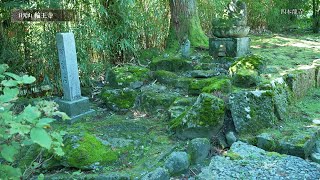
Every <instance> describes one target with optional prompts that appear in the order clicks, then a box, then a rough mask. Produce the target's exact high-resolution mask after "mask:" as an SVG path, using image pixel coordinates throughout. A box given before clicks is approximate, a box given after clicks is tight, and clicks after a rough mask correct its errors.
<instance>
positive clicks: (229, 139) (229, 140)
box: [226, 131, 237, 146]
mask: <svg viewBox="0 0 320 180" xmlns="http://www.w3.org/2000/svg"><path fill="white" fill-rule="evenodd" d="M226 139H227V143H228V145H229V146H231V145H232V144H233V143H234V142H236V141H237V137H236V135H235V134H234V132H232V131H229V132H228V133H227V134H226Z"/></svg>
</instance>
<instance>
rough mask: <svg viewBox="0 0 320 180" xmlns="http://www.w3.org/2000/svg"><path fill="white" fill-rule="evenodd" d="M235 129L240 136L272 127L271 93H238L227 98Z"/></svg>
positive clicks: (272, 108) (273, 121)
mask: <svg viewBox="0 0 320 180" xmlns="http://www.w3.org/2000/svg"><path fill="white" fill-rule="evenodd" d="M229 103H230V110H231V115H232V118H233V122H234V126H235V129H236V131H237V132H238V133H240V134H245V133H255V132H257V131H258V130H260V129H263V128H268V127H271V126H272V125H274V123H275V121H276V117H275V114H274V103H273V93H272V91H260V90H256V91H240V92H238V93H233V94H231V95H230V98H229Z"/></svg>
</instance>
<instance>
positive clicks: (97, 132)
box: [55, 108, 185, 178]
mask: <svg viewBox="0 0 320 180" xmlns="http://www.w3.org/2000/svg"><path fill="white" fill-rule="evenodd" d="M144 116H145V114H144V113H143V112H138V111H135V112H130V113H128V114H126V115H116V114H112V113H110V112H106V111H104V110H103V109H100V110H99V108H98V110H97V113H96V115H94V116H91V117H87V118H84V119H82V120H80V121H77V122H75V123H73V124H71V125H68V126H66V125H65V124H64V123H62V124H56V125H55V126H56V127H55V128H58V129H64V130H67V131H68V133H69V134H83V133H85V134H86V133H89V134H91V135H93V136H96V137H98V139H99V140H100V141H101V142H102V143H103V144H105V145H108V146H110V145H111V147H112V150H113V153H114V152H116V153H117V154H118V159H117V160H116V161H114V162H113V163H109V164H108V165H107V166H105V167H104V168H102V169H96V170H94V171H87V172H82V173H84V174H86V173H89V174H90V173H97V174H112V173H115V172H117V174H124V175H128V176H130V177H132V178H134V177H141V175H143V174H145V173H146V172H148V171H150V170H153V169H155V168H156V167H159V166H162V165H163V162H164V160H165V158H166V157H167V156H168V155H169V154H170V153H171V152H172V151H174V150H178V149H183V148H184V145H185V143H183V142H181V143H180V142H179V141H177V140H174V139H171V138H170V133H169V132H168V129H167V127H168V126H167V122H166V121H164V120H161V118H148V117H144ZM88 148H90V147H88ZM65 170H66V171H67V170H70V169H65Z"/></svg>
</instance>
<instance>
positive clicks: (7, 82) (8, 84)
mask: <svg viewBox="0 0 320 180" xmlns="http://www.w3.org/2000/svg"><path fill="white" fill-rule="evenodd" d="M1 84H2V85H3V86H6V87H16V86H17V85H18V84H19V83H18V81H16V80H12V79H10V80H3V81H2V82H1Z"/></svg>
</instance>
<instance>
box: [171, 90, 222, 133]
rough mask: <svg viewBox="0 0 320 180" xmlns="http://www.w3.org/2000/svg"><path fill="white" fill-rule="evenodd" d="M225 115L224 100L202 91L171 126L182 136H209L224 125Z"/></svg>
mask: <svg viewBox="0 0 320 180" xmlns="http://www.w3.org/2000/svg"><path fill="white" fill-rule="evenodd" d="M224 117H225V103H224V101H223V100H222V99H220V98H218V97H216V96H214V95H212V94H208V93H202V94H200V95H199V97H198V99H197V101H196V102H195V103H194V105H193V106H190V107H189V108H187V110H186V111H185V112H183V113H182V114H181V115H180V116H178V117H177V118H175V119H173V120H172V121H171V127H172V128H173V129H175V130H176V132H177V136H178V137H181V138H191V139H193V138H196V137H209V136H210V135H212V134H214V133H217V132H218V130H219V129H220V128H221V127H222V125H223V121H224Z"/></svg>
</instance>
